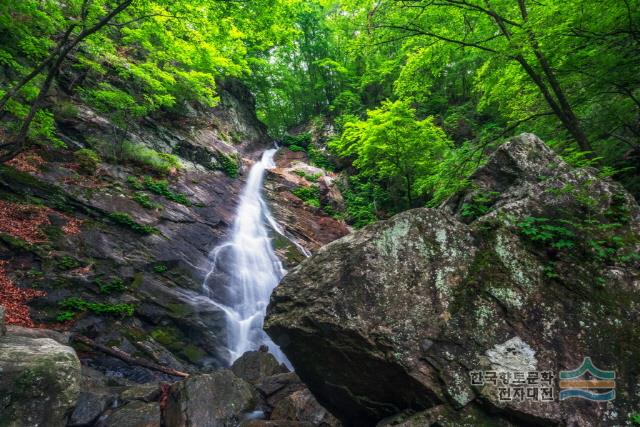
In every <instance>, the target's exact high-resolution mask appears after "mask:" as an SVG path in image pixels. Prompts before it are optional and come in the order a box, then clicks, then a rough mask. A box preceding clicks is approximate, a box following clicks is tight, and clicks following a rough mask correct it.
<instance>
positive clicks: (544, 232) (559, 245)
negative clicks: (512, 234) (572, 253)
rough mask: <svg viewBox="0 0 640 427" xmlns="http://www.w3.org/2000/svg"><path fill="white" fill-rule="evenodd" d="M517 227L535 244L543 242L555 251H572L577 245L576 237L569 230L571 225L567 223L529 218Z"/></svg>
mask: <svg viewBox="0 0 640 427" xmlns="http://www.w3.org/2000/svg"><path fill="white" fill-rule="evenodd" d="M517 225H518V227H519V229H520V232H521V233H522V234H523V235H524V236H526V237H527V238H529V239H530V240H531V241H533V242H541V243H544V244H546V245H549V246H550V247H552V248H555V249H571V248H573V247H574V245H575V242H574V239H575V237H576V235H575V233H574V232H573V231H572V230H571V229H569V228H568V226H569V225H571V224H570V223H568V222H567V221H564V220H557V221H553V220H551V219H549V218H538V217H532V216H529V217H526V218H525V219H523V220H522V221H520V222H518V224H517Z"/></svg>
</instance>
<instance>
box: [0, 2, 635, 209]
mask: <svg viewBox="0 0 640 427" xmlns="http://www.w3.org/2000/svg"><path fill="white" fill-rule="evenodd" d="M639 22H640V4H639V2H638V0H603V1H599V2H594V1H592V0H575V1H558V0H547V1H543V2H533V1H531V0H516V1H506V0H492V1H491V2H486V1H477V0H438V1H433V0H411V1H407V0H313V1H301V0H277V1H265V0H258V1H242V0H234V1H223V0H64V1H53V0H24V1H20V2H3V3H2V4H0V64H1V67H2V79H1V81H0V109H1V110H0V114H2V132H3V133H2V135H3V142H2V145H1V146H0V148H1V149H2V150H3V153H2V155H1V157H0V160H3V161H5V160H7V159H10V158H11V157H13V156H15V155H16V153H18V152H20V151H21V150H24V149H25V147H27V146H29V145H32V144H54V145H58V146H62V145H64V143H63V142H62V141H59V140H58V139H57V137H56V126H57V125H56V123H57V120H58V119H59V118H60V117H61V116H64V114H66V112H65V108H64V106H60V105H53V104H52V103H51V102H50V101H49V99H48V97H49V96H50V95H51V93H52V91H55V90H61V91H63V92H65V93H68V94H73V95H74V96H77V97H79V98H80V99H82V101H83V102H85V103H87V104H88V105H90V106H91V107H92V108H94V109H96V110H97V111H99V112H101V113H102V114H105V115H107V116H109V118H110V119H111V120H112V121H113V122H114V123H117V124H119V127H121V128H125V129H126V127H127V126H128V123H129V122H131V121H135V120H140V119H142V118H143V117H145V116H148V115H152V114H160V113H167V112H169V113H172V114H180V113H181V112H182V111H183V110H184V109H185V108H187V107H188V105H189V104H198V105H202V106H204V107H210V106H214V105H215V104H216V103H217V101H218V89H217V87H218V85H219V83H220V82H221V81H222V80H224V79H227V78H238V79H240V80H242V81H244V82H245V84H247V85H248V86H249V87H250V88H251V90H252V91H253V92H254V94H255V95H256V98H257V106H258V114H259V117H260V118H261V119H262V120H263V121H264V122H265V123H266V124H267V125H268V127H269V129H270V132H271V134H272V135H273V137H274V138H275V139H281V138H282V137H283V136H284V135H285V134H286V133H287V132H289V131H291V129H293V128H296V127H297V126H299V125H302V124H304V123H322V126H325V127H327V126H328V128H330V129H332V132H333V135H332V136H331V138H330V139H331V141H328V144H327V145H328V149H327V150H328V153H329V154H330V155H331V156H333V157H334V158H335V159H337V160H339V161H337V162H334V163H338V164H340V167H341V168H342V169H344V170H345V171H346V174H347V175H348V176H349V177H348V179H347V181H348V182H347V184H346V185H345V186H346V188H345V193H346V195H347V199H348V200H351V201H353V203H351V205H350V210H351V214H350V215H351V216H352V217H353V218H355V217H362V218H369V219H374V218H377V217H385V216H388V215H390V214H393V213H395V212H398V211H400V210H403V209H406V208H409V207H414V206H421V205H425V204H431V205H435V204H438V203H440V202H441V201H442V200H444V199H445V198H446V197H447V196H449V195H450V194H452V193H453V192H454V191H456V190H457V189H459V188H461V187H462V186H464V185H466V183H467V177H468V176H469V174H470V173H472V172H473V171H474V170H475V169H476V168H477V167H478V166H479V165H481V164H482V162H483V161H484V159H486V157H487V155H488V154H489V153H490V152H491V151H492V150H493V149H495V147H496V146H497V145H498V144H499V143H501V142H502V141H504V139H505V138H507V137H509V136H511V135H514V134H516V133H520V132H523V131H527V132H533V133H536V134H537V135H539V136H540V137H541V138H542V139H543V140H545V141H547V143H548V144H549V145H550V146H551V147H552V148H554V149H555V150H557V151H558V152H559V153H560V154H561V155H563V156H564V158H565V159H566V160H567V161H569V162H570V163H572V164H575V165H577V166H593V167H597V168H599V169H600V170H601V173H602V174H604V175H608V176H613V177H614V178H615V179H618V180H620V181H621V182H622V183H623V184H624V185H625V186H626V187H627V188H628V189H630V190H631V191H632V192H633V193H634V194H635V195H636V197H637V195H638V193H639V192H640V181H639V180H638V174H639V173H640V171H639V170H638V164H640V162H639V160H640V26H639V24H638V23H639ZM325 142H327V141H325ZM312 148H313V149H315V150H320V151H322V150H324V149H325V148H326V147H325V146H317V147H315V148H314V147H312ZM353 218H352V219H353ZM367 221H368V220H367ZM367 221H364V222H367Z"/></svg>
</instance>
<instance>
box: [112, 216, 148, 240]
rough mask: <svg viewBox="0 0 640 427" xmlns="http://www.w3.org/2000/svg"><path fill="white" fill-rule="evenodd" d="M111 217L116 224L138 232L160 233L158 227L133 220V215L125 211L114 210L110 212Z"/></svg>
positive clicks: (143, 233) (145, 233)
mask: <svg viewBox="0 0 640 427" xmlns="http://www.w3.org/2000/svg"><path fill="white" fill-rule="evenodd" d="M109 219H110V220H112V221H113V222H115V223H116V224H119V225H121V226H123V227H127V228H129V229H131V230H132V231H134V232H136V233H138V234H142V235H148V234H155V233H158V229H156V228H155V227H152V226H150V225H143V224H138V223H137V222H135V221H134V220H133V218H131V216H129V214H127V213H125V212H112V213H110V214H109Z"/></svg>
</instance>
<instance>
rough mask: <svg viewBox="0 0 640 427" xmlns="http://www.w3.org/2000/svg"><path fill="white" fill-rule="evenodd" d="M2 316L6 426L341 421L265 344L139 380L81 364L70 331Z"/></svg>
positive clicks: (332, 424) (187, 426)
mask: <svg viewBox="0 0 640 427" xmlns="http://www.w3.org/2000/svg"><path fill="white" fill-rule="evenodd" d="M1 314H2V315H0V330H2V331H3V332H2V334H0V372H2V376H1V377H0V396H2V397H1V400H0V424H1V425H3V426H8V427H31V426H33V427H36V426H45V425H46V426H51V427H58V426H73V427H82V426H96V427H111V426H112V427H160V426H164V427H203V426H211V427H217V426H221V427H236V426H239V425H242V426H254V427H266V426H274V425H282V426H291V427H295V426H298V427H303V426H304V427H312V426H319V427H338V426H340V423H339V422H338V420H337V419H336V418H334V417H333V416H332V415H331V414H330V413H329V412H327V410H326V409H324V408H323V407H322V406H320V404H319V403H318V402H317V401H316V399H315V398H314V397H313V395H311V393H310V392H309V389H308V388H307V387H306V386H305V385H304V384H303V383H302V382H301V381H300V378H299V377H298V376H297V375H296V374H295V373H293V372H289V371H288V369H287V368H286V367H285V366H284V365H280V364H278V362H277V361H276V359H275V358H274V357H273V356H272V355H271V354H270V353H268V352H267V350H266V348H264V349H260V351H252V352H247V353H245V354H244V355H243V356H242V357H241V358H240V359H238V360H237V361H236V362H235V363H234V364H233V365H232V366H231V367H230V369H218V370H215V371H212V372H211V373H208V374H192V375H191V376H189V377H188V378H186V379H184V380H182V381H178V382H173V383H171V382H150V383H146V384H136V383H135V382H133V381H131V380H128V379H126V378H124V377H122V376H109V375H105V374H103V373H101V372H100V371H98V370H95V369H93V368H90V367H87V366H81V364H80V360H79V359H78V357H77V355H76V352H75V351H74V350H73V349H72V348H71V347H69V346H68V345H66V342H65V341H66V340H67V339H68V336H65V335H64V334H60V333H56V332H55V331H48V330H43V329H29V328H15V327H11V326H9V328H6V329H7V333H6V334H5V333H4V330H5V328H4V326H5V323H4V315H3V314H4V313H3V312H2V313H1ZM60 341H62V342H60Z"/></svg>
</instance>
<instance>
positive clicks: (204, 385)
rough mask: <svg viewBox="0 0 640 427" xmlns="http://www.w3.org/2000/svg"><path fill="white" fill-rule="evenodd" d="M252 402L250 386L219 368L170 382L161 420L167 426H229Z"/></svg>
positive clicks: (252, 396) (234, 424) (233, 423)
mask: <svg viewBox="0 0 640 427" xmlns="http://www.w3.org/2000/svg"><path fill="white" fill-rule="evenodd" d="M255 404H256V396H255V394H254V391H253V389H252V387H251V386H250V385H249V384H248V383H247V382H245V381H244V380H242V379H240V378H238V377H236V376H235V375H234V374H233V373H232V372H231V371H229V370H226V369H223V370H220V371H216V372H214V373H213V374H210V375H200V376H197V377H193V378H188V379H186V380H184V381H181V382H179V383H176V384H174V385H173V386H171V390H170V392H169V399H168V401H167V407H166V410H165V423H166V425H167V426H169V427H204V426H207V427H232V426H236V425H238V424H239V422H240V421H241V418H242V415H243V414H244V413H247V412H249V411H251V410H252V409H253V408H254V407H255Z"/></svg>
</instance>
